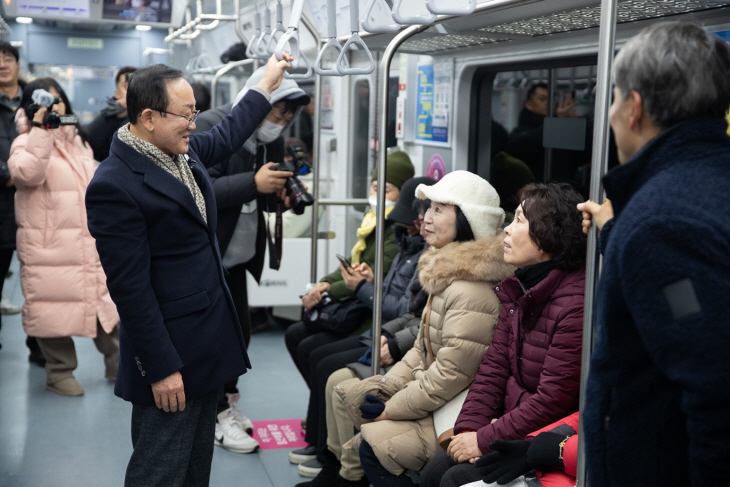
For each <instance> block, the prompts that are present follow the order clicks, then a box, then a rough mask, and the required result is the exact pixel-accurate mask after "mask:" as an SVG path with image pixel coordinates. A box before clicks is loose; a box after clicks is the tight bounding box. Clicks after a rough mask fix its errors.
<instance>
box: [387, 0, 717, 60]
mask: <svg viewBox="0 0 730 487" xmlns="http://www.w3.org/2000/svg"><path fill="white" fill-rule="evenodd" d="M540 3H547V2H540ZM551 3H553V2H551ZM557 3H558V2H554V3H553V5H555V4H557ZM576 3H577V2H576ZM583 3H585V2H583ZM592 3H593V4H594V5H592V6H586V5H582V6H580V7H578V8H572V9H566V10H562V11H553V12H552V13H547V14H544V15H539V16H530V17H527V18H523V19H520V20H514V19H511V20H509V21H503V22H500V23H496V24H495V23H494V20H495V16H493V15H484V16H473V17H472V19H470V22H469V23H470V24H472V25H471V26H470V27H471V30H467V31H463V30H460V31H458V32H455V30H454V28H453V27H452V28H451V29H449V28H446V29H440V30H441V31H442V32H444V34H442V35H440V34H438V32H434V31H435V30H436V29H433V28H432V29H429V30H428V31H426V32H425V33H424V34H419V35H417V36H414V37H413V38H412V39H411V40H408V41H406V42H404V43H403V45H402V46H401V48H400V50H401V51H403V52H412V53H423V54H442V53H444V52H445V51H453V50H455V49H460V48H466V47H472V46H478V45H484V44H493V43H497V42H503V41H508V40H517V39H525V38H539V37H540V36H548V35H555V34H562V33H567V32H574V31H579V30H584V29H590V28H594V27H597V26H598V25H599V24H600V15H601V8H600V5H597V2H592ZM527 7H529V8H530V9H531V10H533V11H534V4H532V5H528V6H527ZM727 7H728V2H727V1H722V0H656V1H646V0H623V1H619V3H618V12H617V15H618V19H619V20H618V21H619V23H626V22H635V21H639V20H647V19H654V18H659V17H666V16H671V15H681V14H688V13H694V12H701V11H706V10H711V9H719V8H727ZM474 17H481V20H482V25H481V26H479V27H477V26H476V25H474V24H475V21H476V19H475V18H474ZM501 17H502V18H503V19H504V18H507V17H508V14H503V15H502V16H501ZM487 23H488V24H489V25H485V24H487ZM446 25H447V26H448V25H449V24H446ZM451 25H452V26H453V25H454V23H453V22H452V23H451Z"/></svg>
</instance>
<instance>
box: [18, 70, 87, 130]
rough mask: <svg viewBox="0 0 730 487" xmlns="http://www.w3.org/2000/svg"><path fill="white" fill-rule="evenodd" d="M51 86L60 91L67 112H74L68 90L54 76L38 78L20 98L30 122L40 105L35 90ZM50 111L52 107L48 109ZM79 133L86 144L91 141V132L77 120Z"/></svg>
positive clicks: (27, 87)
mask: <svg viewBox="0 0 730 487" xmlns="http://www.w3.org/2000/svg"><path fill="white" fill-rule="evenodd" d="M50 88H53V89H55V90H56V91H57V92H58V97H59V98H60V99H61V101H62V102H63V104H64V105H66V113H67V114H69V115H70V114H72V113H73V108H71V102H70V101H68V96H66V92H65V91H63V88H61V85H59V84H58V82H56V80H55V79H53V78H36V79H34V80H33V81H31V82H30V83H28V84H27V85H25V88H23V96H22V97H21V98H20V107H21V108H22V109H23V110H24V111H25V115H26V116H27V117H28V123H30V122H31V120H33V117H34V116H35V113H36V112H37V111H38V106H36V105H35V104H34V103H33V98H32V97H33V92H34V91H35V90H45V91H48V90H49V89H50ZM48 111H50V109H48ZM75 125H76V130H77V133H78V134H79V135H80V136H81V140H83V141H84V144H86V143H87V142H88V141H89V132H88V130H86V128H85V127H84V126H83V125H81V124H80V123H78V122H76V124H75Z"/></svg>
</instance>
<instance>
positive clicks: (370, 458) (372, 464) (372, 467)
mask: <svg viewBox="0 0 730 487" xmlns="http://www.w3.org/2000/svg"><path fill="white" fill-rule="evenodd" d="M360 463H361V464H362V469H363V470H364V471H365V475H366V476H367V478H368V480H369V481H370V483H371V484H373V487H413V481H412V480H411V478H410V477H409V476H407V475H406V474H401V475H393V474H392V473H390V472H388V470H387V469H386V468H385V467H383V466H382V465H381V464H380V460H378V457H377V455H375V452H374V451H373V448H372V447H371V446H370V445H369V444H368V442H367V441H365V440H363V441H362V443H360Z"/></svg>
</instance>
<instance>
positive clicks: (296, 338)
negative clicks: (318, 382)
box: [284, 321, 342, 390]
mask: <svg viewBox="0 0 730 487" xmlns="http://www.w3.org/2000/svg"><path fill="white" fill-rule="evenodd" d="M284 339H285V341H286V348H287V350H289V355H291V358H292V360H293V361H294V364H295V365H296V366H297V369H299V373H300V374H302V377H304V382H306V383H307V386H309V389H310V390H311V389H312V377H311V376H310V371H311V368H310V355H311V354H312V352H313V351H315V350H316V349H317V348H319V347H321V346H323V345H327V344H329V343H333V342H336V341H338V340H342V337H341V336H340V335H335V334H334V333H328V332H319V333H313V332H311V331H309V329H308V328H307V327H306V326H305V325H304V323H302V322H301V321H299V322H297V323H294V324H293V325H291V326H290V327H289V328H287V329H286V334H285V335H284Z"/></svg>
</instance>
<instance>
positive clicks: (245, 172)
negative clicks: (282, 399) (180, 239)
mask: <svg viewBox="0 0 730 487" xmlns="http://www.w3.org/2000/svg"><path fill="white" fill-rule="evenodd" d="M263 73H264V70H263V68H261V69H259V70H257V71H256V72H254V73H253V74H252V75H251V78H249V80H248V82H247V83H246V86H245V87H244V89H243V90H241V92H240V93H239V94H238V96H237V97H236V100H235V101H234V102H233V104H235V103H237V102H238V100H239V99H241V98H242V97H243V95H244V94H245V93H246V91H248V89H249V88H250V87H252V86H255V85H256V83H258V82H259V80H260V79H261V77H262V76H263ZM309 99H310V97H309V95H307V94H306V93H305V92H304V91H303V90H302V89H301V88H299V85H297V83H296V82H295V81H292V80H289V79H286V78H285V79H284V80H283V81H282V83H281V86H279V88H278V89H276V90H275V91H274V92H273V93H271V106H272V107H273V108H272V110H271V112H270V113H269V115H267V116H266V118H265V119H264V121H263V122H262V123H261V125H259V127H258V129H257V130H256V132H255V133H254V135H253V136H252V137H251V138H250V139H248V140H247V141H246V143H245V144H244V145H243V147H241V148H240V149H239V150H238V151H237V152H236V153H235V154H234V155H233V156H232V157H231V158H230V159H229V160H228V161H224V162H221V163H220V164H218V165H216V166H213V167H210V168H209V169H208V174H209V175H210V178H211V180H212V182H213V189H214V191H215V199H216V203H217V205H218V228H217V232H216V233H217V237H218V243H219V245H220V251H221V255H222V257H223V267H224V268H225V269H226V270H227V271H228V275H227V276H226V282H227V283H228V287H229V288H230V290H231V295H232V296H233V302H234V305H235V307H236V312H237V313H238V319H239V321H240V322H241V331H242V332H243V337H244V340H245V341H246V346H248V344H249V341H250V339H251V319H250V317H249V313H248V295H247V290H246V271H248V272H250V273H251V275H252V276H253V277H254V278H255V279H256V281H258V280H259V279H260V278H261V272H262V271H263V268H264V257H265V248H266V226H265V218H264V216H263V211H264V210H266V211H275V209H276V203H277V198H280V199H281V200H284V206H289V202H288V198H287V197H286V189H285V187H284V185H285V184H286V180H287V178H289V177H290V176H294V175H295V174H293V173H292V172H288V171H276V170H272V168H271V166H273V165H274V164H276V163H280V162H283V160H284V157H285V155H286V151H285V147H284V138H283V137H282V136H281V134H282V133H283V131H284V129H286V127H288V126H289V125H290V124H291V122H292V120H293V119H294V118H295V117H296V116H297V115H299V113H300V112H301V109H302V107H303V106H304V105H306V104H308V103H309ZM232 106H233V105H232V104H228V105H223V106H220V107H217V108H212V109H210V110H208V111H207V112H204V113H201V114H200V116H199V117H198V119H197V120H196V126H197V127H196V129H195V132H204V131H206V130H209V129H210V128H211V127H213V126H214V125H215V124H217V123H218V122H220V121H221V120H222V119H223V117H225V116H226V115H227V114H228V113H229V112H230V111H231V107H232ZM277 195H278V197H277ZM236 383H237V380H234V381H232V382H229V383H228V384H226V386H225V388H224V390H223V391H221V394H220V397H219V401H218V423H217V424H216V432H215V441H216V444H217V445H219V446H222V447H224V448H226V449H228V450H230V451H233V452H236V453H252V452H254V451H256V450H257V449H258V447H259V444H258V442H257V441H256V440H254V439H253V438H251V437H250V436H249V433H251V432H253V424H252V423H251V421H250V420H249V419H248V418H247V417H246V416H245V415H244V414H243V413H242V412H241V410H240V409H239V408H238V404H237V403H238V398H239V396H238V388H237V387H236Z"/></svg>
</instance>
